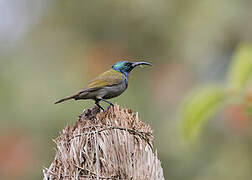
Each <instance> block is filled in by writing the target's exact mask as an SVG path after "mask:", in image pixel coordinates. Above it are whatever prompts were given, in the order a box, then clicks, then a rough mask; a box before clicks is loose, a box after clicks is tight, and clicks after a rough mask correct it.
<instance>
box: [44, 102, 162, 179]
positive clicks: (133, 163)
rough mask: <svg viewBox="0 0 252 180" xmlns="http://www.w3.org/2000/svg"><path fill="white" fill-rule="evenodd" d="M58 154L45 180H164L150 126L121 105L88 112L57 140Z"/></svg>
mask: <svg viewBox="0 0 252 180" xmlns="http://www.w3.org/2000/svg"><path fill="white" fill-rule="evenodd" d="M55 143H56V145H57V151H56V156H55V159H54V160H53V162H52V164H51V165H50V167H49V168H45V169H44V170H43V173H44V180H55V179H80V180H82V179H132V180H135V179H136V180H148V179H151V180H159V179H164V176H163V169H162V167H161V163H160V161H159V160H158V158H157V152H156V151H155V152H153V147H152V144H153V136H152V130H151V128H150V126H149V125H146V124H145V123H143V122H142V121H140V120H139V118H138V114H137V113H133V112H132V110H130V109H121V108H120V107H119V106H118V105H115V106H114V107H110V108H109V109H108V111H106V112H99V108H97V107H96V106H95V107H94V108H93V109H88V110H85V111H84V112H83V113H82V116H81V117H80V118H79V120H78V121H77V122H76V124H75V126H73V127H70V126H67V127H66V128H64V129H63V130H62V132H61V134H60V136H59V137H58V138H57V139H56V140H55Z"/></svg>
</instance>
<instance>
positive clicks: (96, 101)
mask: <svg viewBox="0 0 252 180" xmlns="http://www.w3.org/2000/svg"><path fill="white" fill-rule="evenodd" d="M99 101H100V100H95V104H96V105H97V106H98V107H99V108H100V109H102V110H103V111H104V108H103V107H102V106H101V105H100V104H99Z"/></svg>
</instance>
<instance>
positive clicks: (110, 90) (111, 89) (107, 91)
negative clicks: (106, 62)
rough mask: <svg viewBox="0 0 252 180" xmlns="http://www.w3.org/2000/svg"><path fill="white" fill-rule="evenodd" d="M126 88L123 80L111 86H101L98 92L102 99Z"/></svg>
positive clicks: (119, 92)
mask: <svg viewBox="0 0 252 180" xmlns="http://www.w3.org/2000/svg"><path fill="white" fill-rule="evenodd" d="M126 89H127V84H126V82H125V81H123V82H122V83H119V84H115V85H113V86H106V87H103V88H102V89H101V90H100V92H99V94H100V95H101V97H102V98H104V99H110V98H114V97H117V96H119V95H120V94H122V93H123V92H124V91H125V90H126Z"/></svg>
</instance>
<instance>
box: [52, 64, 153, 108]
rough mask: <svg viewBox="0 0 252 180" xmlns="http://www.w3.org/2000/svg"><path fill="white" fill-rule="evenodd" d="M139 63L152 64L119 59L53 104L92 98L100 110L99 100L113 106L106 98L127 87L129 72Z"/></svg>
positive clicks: (118, 93)
mask: <svg viewBox="0 0 252 180" xmlns="http://www.w3.org/2000/svg"><path fill="white" fill-rule="evenodd" d="M139 65H149V66H151V65H152V64H150V63H148V62H129V61H119V62H117V63H116V64H114V65H113V66H112V68H111V69H110V70H108V71H106V72H104V73H102V74H100V75H99V76H98V77H97V78H95V79H93V80H92V81H90V82H89V83H88V85H87V86H86V87H85V88H84V89H82V90H81V91H79V92H78V93H76V94H74V95H72V96H68V97H65V98H63V99H60V100H59V101H57V102H55V104H58V103H61V102H63V101H66V100H69V99H75V100H80V99H93V100H94V101H95V104H96V105H97V106H98V107H99V108H100V109H102V110H104V109H103V107H102V106H101V105H100V104H99V102H100V101H104V102H106V103H108V104H109V105H112V106H113V104H112V103H111V102H109V101H107V100H106V99H111V98H114V97H117V96H119V95H120V94H122V93H123V92H124V91H125V90H126V89H127V87H128V76H129V73H130V72H131V71H132V69H134V68H135V67H136V66H139Z"/></svg>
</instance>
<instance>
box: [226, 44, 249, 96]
mask: <svg viewBox="0 0 252 180" xmlns="http://www.w3.org/2000/svg"><path fill="white" fill-rule="evenodd" d="M251 75H252V45H251V44H250V45H244V44H242V45H240V47H239V48H238V49H237V51H236V52H235V54H234V56H233V60H232V62H231V64H230V67H229V72H228V84H229V88H231V91H234V93H236V92H240V91H242V90H244V89H245V88H246V85H247V82H248V80H249V79H250V78H251Z"/></svg>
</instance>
